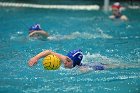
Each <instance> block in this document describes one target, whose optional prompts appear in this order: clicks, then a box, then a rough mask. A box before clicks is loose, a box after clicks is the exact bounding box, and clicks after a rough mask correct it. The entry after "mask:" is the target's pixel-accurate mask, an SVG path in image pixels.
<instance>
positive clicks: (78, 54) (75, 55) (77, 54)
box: [67, 49, 83, 67]
mask: <svg viewBox="0 0 140 93" xmlns="http://www.w3.org/2000/svg"><path fill="white" fill-rule="evenodd" d="M67 56H68V57H69V58H70V59H71V60H72V61H73V67H75V66H76V65H80V64H81V61H82V59H83V54H82V51H81V50H80V49H78V50H73V51H70V52H69V53H68V54H67Z"/></svg>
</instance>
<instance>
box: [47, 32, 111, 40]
mask: <svg viewBox="0 0 140 93" xmlns="http://www.w3.org/2000/svg"><path fill="white" fill-rule="evenodd" d="M76 38H83V39H95V38H104V39H110V38H112V36H110V35H108V34H105V33H95V34H92V33H87V32H73V33H71V34H69V35H52V36H49V37H48V39H49V40H65V39H67V40H70V39H76Z"/></svg>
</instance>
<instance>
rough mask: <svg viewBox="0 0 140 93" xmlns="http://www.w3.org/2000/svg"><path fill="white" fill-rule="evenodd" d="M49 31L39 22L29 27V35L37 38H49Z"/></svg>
mask: <svg viewBox="0 0 140 93" xmlns="http://www.w3.org/2000/svg"><path fill="white" fill-rule="evenodd" d="M48 36H49V35H48V33H47V32H45V31H44V30H42V29H41V27H40V25H39V24H35V25H33V26H31V27H30V28H29V37H31V38H35V39H47V37H48Z"/></svg>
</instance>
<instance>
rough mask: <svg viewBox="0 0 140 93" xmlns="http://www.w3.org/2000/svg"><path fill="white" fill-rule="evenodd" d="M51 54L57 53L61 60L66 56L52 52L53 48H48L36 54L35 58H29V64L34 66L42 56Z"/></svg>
mask: <svg viewBox="0 0 140 93" xmlns="http://www.w3.org/2000/svg"><path fill="white" fill-rule="evenodd" d="M49 54H54V55H56V56H57V57H59V58H60V59H61V60H62V59H63V58H64V56H63V55H61V54H58V53H55V52H52V51H51V50H46V51H43V52H41V53H39V54H37V55H36V56H34V57H33V58H31V59H30V60H29V62H28V65H29V66H33V65H34V64H36V63H37V61H38V60H39V59H40V58H43V57H45V56H47V55H49Z"/></svg>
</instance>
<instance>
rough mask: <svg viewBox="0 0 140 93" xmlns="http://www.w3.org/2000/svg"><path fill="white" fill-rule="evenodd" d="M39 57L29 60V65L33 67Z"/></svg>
mask: <svg viewBox="0 0 140 93" xmlns="http://www.w3.org/2000/svg"><path fill="white" fill-rule="evenodd" d="M37 61H38V59H36V58H35V57H33V58H31V59H30V60H29V62H28V65H29V66H30V67H31V66H33V65H35V64H37Z"/></svg>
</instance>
